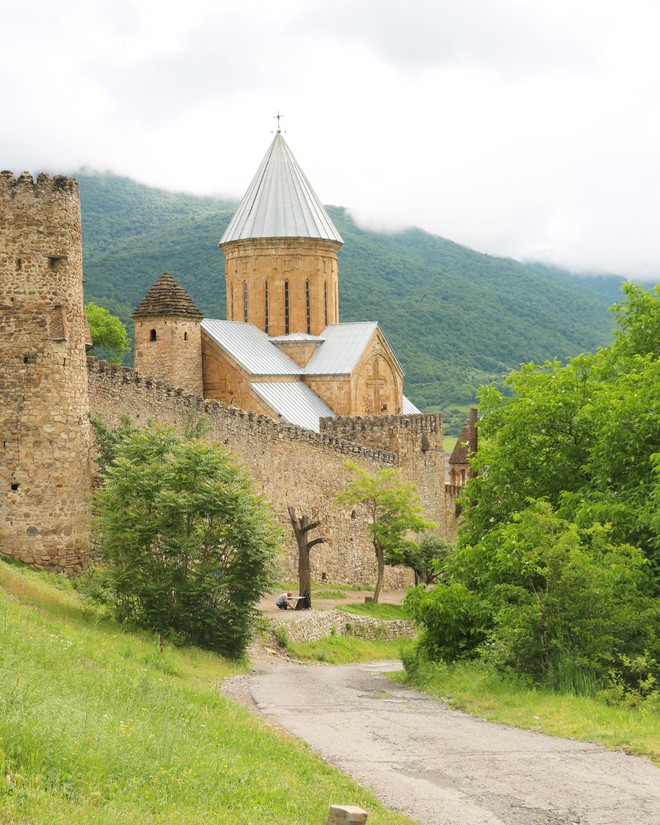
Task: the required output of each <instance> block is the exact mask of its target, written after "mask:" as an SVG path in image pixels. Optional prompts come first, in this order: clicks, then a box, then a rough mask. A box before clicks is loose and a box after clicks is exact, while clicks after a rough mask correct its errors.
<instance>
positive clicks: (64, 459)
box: [0, 172, 91, 572]
mask: <svg viewBox="0 0 660 825" xmlns="http://www.w3.org/2000/svg"><path fill="white" fill-rule="evenodd" d="M87 336H88V329H87V322H86V319H85V315H84V312H83V276H82V237H81V224H80V204H79V197H78V184H77V182H76V181H75V180H71V179H68V178H64V177H55V178H50V177H49V176H48V175H39V177H38V178H37V180H36V181H35V180H33V179H32V176H31V175H30V174H29V173H27V172H24V173H23V174H22V175H20V176H19V177H18V178H14V176H13V175H12V173H11V172H2V173H0V342H1V350H0V552H2V553H3V554H5V555H8V556H11V557H13V558H16V559H19V560H20V561H23V562H26V563H28V564H34V565H36V566H38V567H47V568H54V569H56V570H60V569H61V570H67V571H71V572H73V571H75V570H79V569H80V567H81V565H82V564H83V563H84V560H85V558H86V555H87V553H88V549H89V541H90V506H91V504H90V490H91V483H90V481H91V478H90V469H89V460H88V457H89V421H88V417H87V411H88V398H87V380H86V368H85V361H86V355H85V342H86V339H87Z"/></svg>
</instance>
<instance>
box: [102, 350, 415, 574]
mask: <svg viewBox="0 0 660 825" xmlns="http://www.w3.org/2000/svg"><path fill="white" fill-rule="evenodd" d="M88 363H89V396H90V407H91V411H92V413H93V414H95V415H103V416H104V418H105V419H106V421H108V422H109V423H110V424H114V423H117V422H118V419H119V416H120V415H121V414H122V413H126V414H128V415H129V416H130V417H131V420H132V421H133V423H134V424H136V425H140V426H142V425H145V424H146V423H147V421H148V420H149V419H152V420H154V421H156V422H161V423H168V424H172V425H175V426H180V427H182V426H185V424H186V422H187V421H188V420H189V419H190V417H191V416H194V417H201V416H203V417H204V418H205V419H206V422H207V425H208V427H209V435H210V436H211V437H212V438H215V439H217V440H218V442H220V444H221V445H223V446H224V447H225V448H226V449H227V450H228V451H229V452H231V453H234V454H235V455H236V456H237V457H238V458H239V459H240V461H241V462H242V463H243V464H244V465H245V466H246V467H247V469H248V470H249V472H250V473H251V474H252V475H253V476H254V477H255V479H256V480H257V482H258V484H259V486H260V488H261V490H262V491H263V493H264V495H265V496H266V498H267V499H268V500H269V501H271V502H272V504H273V507H274V510H275V513H276V515H277V517H278V519H279V521H280V523H281V525H282V527H283V532H284V535H285V538H286V554H285V556H284V558H283V559H282V563H281V571H282V575H283V576H284V577H286V578H287V579H290V580H294V581H295V580H296V579H297V555H298V554H297V546H296V544H295V539H294V537H293V531H292V528H291V524H290V521H289V517H288V514H287V505H291V506H293V507H294V508H295V509H296V512H297V513H298V514H299V515H301V514H303V513H305V514H307V515H309V516H310V517H313V518H315V519H316V518H318V519H320V521H321V527H320V528H319V530H318V531H317V532H315V533H313V534H312V535H313V536H317V535H323V536H325V537H326V538H327V543H326V544H320V545H317V546H316V547H315V548H314V549H313V550H312V554H311V556H312V557H311V568H312V577H313V578H314V579H315V580H317V581H321V580H324V579H325V580H326V581H329V582H336V583H346V584H349V583H364V584H373V583H374V582H375V580H376V561H375V556H374V551H373V547H372V545H371V542H370V540H369V537H368V533H367V522H366V517H365V515H364V514H363V513H362V512H360V511H359V508H356V509H355V510H352V511H349V510H345V509H340V508H337V507H335V506H334V505H333V500H334V497H335V494H336V493H337V492H338V491H339V490H341V489H344V488H345V487H346V485H347V484H348V482H349V480H350V478H351V474H350V473H349V471H348V470H346V468H345V467H344V466H343V462H344V461H345V460H346V459H347V458H351V459H352V460H353V461H355V462H356V463H357V464H358V465H359V466H361V467H363V468H364V469H365V470H368V471H369V472H375V471H376V470H378V469H381V468H382V467H393V466H396V463H397V459H396V456H394V455H393V454H392V453H390V452H386V451H383V450H378V449H372V448H363V447H359V446H357V445H356V444H350V443H348V442H346V441H343V440H341V439H339V438H337V437H335V436H333V435H323V434H321V435H319V434H317V433H314V432H311V431H309V430H304V429H301V428H298V427H293V426H289V425H283V424H280V423H278V422H277V421H275V420H273V419H272V418H270V417H268V416H263V415H258V414H256V413H251V412H246V411H244V410H240V409H235V408H231V407H228V406H226V405H224V404H221V403H219V402H217V401H211V400H204V399H202V398H196V397H193V396H189V395H186V394H185V393H184V392H183V391H182V390H175V389H172V388H171V387H167V386H165V385H163V384H159V383H158V382H155V381H152V380H151V379H143V378H141V377H140V376H139V375H137V374H136V373H135V372H133V371H132V370H129V369H126V368H123V367H119V366H116V365H110V364H104V363H103V362H98V361H96V359H89V361H88ZM411 583H412V577H411V573H410V571H408V570H405V569H402V568H388V570H387V571H386V579H385V586H386V587H387V588H401V587H405V586H408V585H409V584H411Z"/></svg>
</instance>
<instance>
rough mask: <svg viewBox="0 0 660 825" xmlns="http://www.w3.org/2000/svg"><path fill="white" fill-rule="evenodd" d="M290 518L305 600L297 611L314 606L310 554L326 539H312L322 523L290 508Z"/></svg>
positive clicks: (300, 589) (301, 588)
mask: <svg viewBox="0 0 660 825" xmlns="http://www.w3.org/2000/svg"><path fill="white" fill-rule="evenodd" d="M287 510H288V511H289V518H290V519H291V525H292V527H293V532H294V534H295V536H296V542H297V543H298V584H299V595H300V596H303V597H304V598H302V599H299V600H298V604H297V606H296V609H299V608H304V607H311V606H312V577H311V573H310V570H309V552H310V550H311V549H312V547H314V546H315V545H317V544H323V543H324V542H325V539H324V538H323V537H322V536H319V537H318V538H316V539H310V538H309V533H310V532H311V531H312V530H316V528H317V527H318V526H319V524H320V523H321V522H320V521H310V520H309V517H308V516H300V518H298V516H297V515H296V511H295V510H294V509H293V507H291V506H288V507H287Z"/></svg>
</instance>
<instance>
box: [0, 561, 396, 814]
mask: <svg viewBox="0 0 660 825" xmlns="http://www.w3.org/2000/svg"><path fill="white" fill-rule="evenodd" d="M0 629H1V633H0V769H1V772H0V777H1V779H0V822H2V823H19V822H21V823H28V822H30V823H37V822H39V823H46V822H47V823H49V825H65V824H66V825H70V823H72V822H75V823H76V825H87V823H90V825H91V823H94V825H104V823H107V825H110V824H111V823H112V825H123V824H124V823H135V825H137V823H140V825H144V823H150V822H153V823H155V822H158V823H159V825H166V824H167V823H177V825H178V823H181V822H185V823H187V825H196V824H198V825H201V824H202V823H204V825H207V824H208V823H209V822H214V823H232V824H233V823H235V822H243V823H254V824H255V825H258V823H272V822H273V821H287V822H291V823H303V822H304V823H313V822H318V823H320V822H325V819H326V816H327V810H328V807H329V805H330V804H341V803H344V804H346V803H350V804H358V805H361V806H362V807H364V808H366V809H367V810H368V811H369V812H370V816H369V822H370V823H371V822H372V821H373V823H383V824H384V823H391V824H392V825H394V823H404V822H407V821H408V820H405V819H404V818H403V817H400V816H398V815H396V814H393V813H390V812H388V811H385V810H384V809H383V808H382V807H381V806H380V805H379V804H378V803H377V802H376V801H375V800H374V799H373V798H372V797H371V796H370V795H369V794H368V793H366V792H365V791H363V790H361V789H359V788H358V787H357V786H356V785H355V784H354V783H352V782H350V781H349V780H347V779H346V778H345V777H343V776H341V775H340V774H339V773H338V772H337V771H335V770H333V769H331V768H329V767H328V766H326V765H325V764H324V763H323V762H322V761H321V760H320V759H318V758H317V757H315V756H312V755H311V754H310V753H309V752H308V751H307V749H306V748H305V747H304V746H302V745H301V744H299V743H298V742H296V741H293V740H291V739H290V738H289V737H285V736H283V735H278V734H276V733H274V732H273V731H272V730H271V729H269V728H267V727H266V726H265V725H264V724H263V723H261V722H260V721H258V720H255V719H254V718H253V717H251V716H250V715H249V714H248V713H247V711H244V710H243V709H242V708H240V707H238V706H236V705H234V704H232V703H231V702H229V701H227V700H226V699H224V698H223V697H221V696H220V695H219V693H218V685H219V683H220V681H221V680H222V679H223V678H224V677H226V676H227V675H230V674H231V673H233V672H237V669H236V667H232V666H230V665H228V664H227V663H226V662H225V661H223V660H222V659H220V658H219V657H217V656H214V655H212V654H209V653H204V652H201V651H198V650H181V651H166V652H165V653H164V654H161V653H159V652H158V649H157V645H156V643H155V640H154V639H152V638H147V637H145V636H139V635H134V634H130V633H127V632H124V631H123V630H121V629H120V628H119V627H117V626H116V625H115V624H113V623H112V622H109V621H107V620H106V621H104V620H102V619H101V617H100V616H99V615H98V614H97V613H95V612H91V611H86V610H85V609H83V607H82V605H81V602H80V599H79V597H78V595H77V594H76V593H75V592H73V591H72V590H71V589H70V585H68V583H67V582H63V583H62V584H61V585H60V586H54V585H53V584H52V583H49V578H48V577H45V576H44V575H43V574H41V575H39V574H36V573H34V572H29V571H22V570H20V569H18V568H16V567H13V566H8V565H6V564H5V563H2V562H0Z"/></svg>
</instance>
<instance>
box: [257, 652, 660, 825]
mask: <svg viewBox="0 0 660 825" xmlns="http://www.w3.org/2000/svg"><path fill="white" fill-rule="evenodd" d="M385 668H386V665H350V666H341V667H316V666H304V665H282V666H278V667H276V668H275V669H272V670H269V671H266V672H262V673H254V674H252V675H250V676H249V677H241V678H242V679H243V680H245V679H246V680H247V687H248V689H249V691H250V694H251V696H252V699H253V701H254V703H255V704H256V706H257V708H258V709H259V711H260V712H261V713H262V714H263V715H265V716H266V717H267V718H270V719H271V720H272V721H275V722H276V723H277V724H279V725H280V726H281V727H283V728H285V729H287V730H289V731H291V732H292V733H294V734H296V735H297V736H299V737H300V738H301V739H304V740H305V741H307V742H308V743H309V744H310V746H311V747H312V748H313V749H314V750H315V751H317V752H318V753H320V754H321V755H322V756H323V757H324V758H325V759H326V760H327V761H328V762H330V763H331V764H333V765H335V766H337V767H339V768H340V769H341V770H343V771H344V772H346V773H348V774H350V775H351V776H352V777H354V779H356V780H357V781H358V782H359V783H361V784H363V785H366V786H369V787H370V788H371V789H372V790H373V791H374V793H375V795H376V796H378V797H379V798H380V799H381V800H382V801H383V802H384V803H385V804H386V805H387V806H388V807H390V808H392V809H393V810H397V811H400V812H401V813H404V814H406V815H407V816H409V817H410V818H411V819H413V820H416V821H418V822H420V823H424V825H660V769H658V768H655V767H653V765H652V764H651V763H650V762H649V761H648V760H645V759H640V758H637V757H631V756H626V755H624V754H620V753H609V752H607V751H605V750H604V749H603V748H601V747H599V746H597V745H590V744H586V743H584V742H576V741H572V740H568V739H557V738H554V737H548V736H543V735H542V734H537V733H533V732H530V731H522V730H518V729H516V728H510V727H506V726H504V725H497V724H494V723H492V722H484V721H482V720H479V719H474V718H472V717H470V716H467V715H466V714H463V713H460V712H456V711H452V710H449V709H448V708H447V707H446V706H445V705H443V704H442V703H441V702H438V701H436V700H434V699H431V698H429V697H427V696H424V695H423V694H420V693H417V692H415V691H412V690H410V689H408V688H404V687H402V686H400V685H397V684H395V683H392V682H390V681H389V680H388V679H387V678H386V677H384V676H382V675H380V671H382V670H383V669H385Z"/></svg>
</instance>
